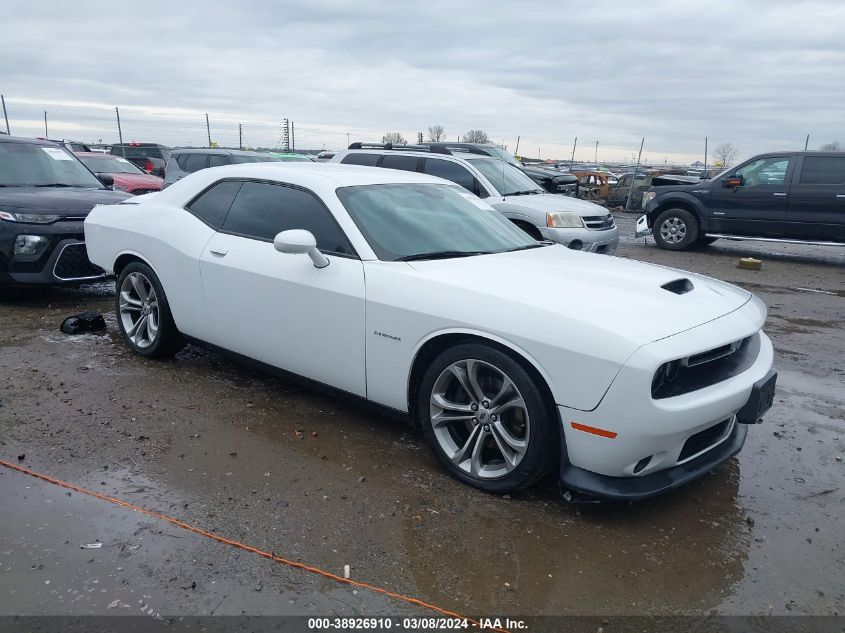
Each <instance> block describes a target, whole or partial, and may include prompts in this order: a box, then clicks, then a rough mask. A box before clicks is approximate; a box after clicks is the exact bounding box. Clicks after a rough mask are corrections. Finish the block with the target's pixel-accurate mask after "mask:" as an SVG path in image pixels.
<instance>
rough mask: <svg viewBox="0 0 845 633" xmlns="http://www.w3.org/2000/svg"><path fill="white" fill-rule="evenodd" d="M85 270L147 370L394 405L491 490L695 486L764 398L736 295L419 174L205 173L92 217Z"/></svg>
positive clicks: (748, 317)
mask: <svg viewBox="0 0 845 633" xmlns="http://www.w3.org/2000/svg"><path fill="white" fill-rule="evenodd" d="M85 238H86V242H87V248H88V254H89V258H90V259H91V261H92V262H93V263H95V264H97V265H98V266H101V267H102V268H104V269H106V270H108V271H113V272H114V274H115V275H116V276H117V293H116V298H115V304H116V306H115V307H116V312H117V322H118V325H119V327H120V331H121V333H122V334H123V337H124V339H125V340H126V343H127V344H128V345H129V347H131V348H132V349H133V350H134V351H135V352H137V353H138V354H140V355H142V356H146V357H162V356H169V355H172V354H174V353H176V352H177V351H178V350H179V349H180V348H181V347H182V346H183V345H184V343H185V341H192V342H195V343H199V344H203V345H207V346H210V347H212V348H215V349H219V350H224V351H226V352H229V353H232V354H234V355H236V356H238V357H241V358H243V359H249V360H250V361H254V362H257V363H259V364H260V365H261V366H262V367H265V368H267V369H269V370H272V371H282V372H284V373H285V374H286V375H294V376H299V377H303V378H305V379H308V380H309V381H315V382H318V383H322V384H323V385H328V386H330V387H331V388H333V389H334V390H336V391H340V392H345V393H346V394H351V395H353V396H357V397H359V398H363V399H366V400H368V401H370V402H372V403H375V404H377V405H380V406H381V407H384V408H387V409H390V410H393V411H394V412H395V411H399V412H402V413H403V414H407V415H408V416H410V418H411V419H412V420H413V421H415V422H416V423H417V424H419V425H420V427H421V429H422V432H423V433H424V434H425V436H426V438H427V439H428V441H429V442H430V443H431V446H432V448H433V450H434V453H435V454H436V456H437V458H438V459H439V460H440V462H441V463H442V464H443V466H444V467H445V468H446V469H447V470H448V471H449V472H450V473H451V474H453V475H454V476H455V477H457V478H458V479H460V480H462V481H464V482H466V483H469V484H471V485H473V486H477V487H478V488H481V489H483V490H486V491H490V492H494V493H500V494H501V493H506V492H509V491H513V490H516V489H520V488H524V487H526V486H530V485H531V484H532V483H534V482H536V481H538V480H539V479H540V478H542V477H543V476H544V475H546V474H547V473H549V472H550V471H551V470H552V469H554V468H558V469H559V477H560V481H561V485H562V486H563V488H564V489H566V490H567V491H571V492H572V493H577V494H580V495H587V496H591V497H601V498H624V499H637V498H643V497H648V496H652V495H655V494H658V493H661V492H664V491H666V490H669V489H671V488H675V487H677V486H680V485H682V484H684V483H685V482H687V481H689V480H691V479H693V478H695V477H697V476H699V475H702V474H704V473H706V472H708V471H710V470H712V469H713V468H715V467H716V466H717V465H719V464H720V463H722V462H724V461H725V460H727V459H728V458H730V457H731V456H733V455H735V454H736V453H737V452H738V451H739V450H740V449H741V448H742V445H743V443H744V441H745V437H746V433H747V430H748V425H749V424H754V423H756V422H758V421H759V420H760V418H761V416H762V415H763V414H764V413H765V412H766V410H767V409H768V408H769V407H770V406H771V404H772V400H773V397H774V389H775V381H776V374H775V373H774V372H773V371H772V360H773V351H772V344H771V342H770V341H769V339H768V337H767V336H766V335H765V334H764V333H763V331H762V329H761V328H762V326H763V322H764V320H765V318H766V308H765V306H764V305H763V303H762V302H761V301H760V300H759V299H757V298H756V297H754V296H753V295H752V294H750V293H748V292H746V291H745V290H742V289H740V288H737V287H735V286H732V285H729V284H726V283H723V282H720V281H717V280H714V279H709V278H706V277H702V276H699V275H695V274H691V273H687V272H683V271H680V270H673V269H671V268H664V267H660V266H654V265H649V264H644V263H639V262H633V261H626V260H622V259H617V258H614V257H606V256H605V257H603V256H598V255H592V254H589V253H582V252H576V251H571V250H568V249H566V248H564V247H562V246H559V245H554V244H544V243H538V242H536V241H534V240H533V239H531V238H530V237H528V236H527V235H526V234H525V233H523V232H522V231H520V230H519V229H518V228H516V227H515V226H514V225H512V224H511V223H510V222H509V221H508V220H506V219H505V218H504V217H503V216H501V215H499V213H498V212H496V211H495V210H493V209H492V208H491V207H490V206H489V205H487V204H486V203H485V202H483V201H482V200H480V199H478V198H476V197H475V196H473V195H472V194H470V193H467V192H466V191H465V190H463V189H462V188H460V187H458V186H457V185H454V184H453V183H451V182H448V181H445V180H441V179H438V178H434V177H431V176H426V175H422V174H415V173H409V172H404V171H393V170H388V169H377V168H370V167H354V166H346V165H329V164H312V163H257V164H247V165H236V166H230V167H219V168H213V169H206V170H203V171H200V172H197V173H195V174H193V175H191V176H188V177H186V178H184V179H183V180H180V181H179V182H177V183H175V184H174V185H172V186H171V187H169V188H168V189H165V190H164V191H162V192H160V193H155V194H150V195H147V196H141V197H138V198H134V199H129V200H126V201H124V202H121V203H119V204H116V205H111V206H100V207H97V208H95V209H94V210H93V211H92V212H91V213H90V215H89V216H88V218H87V219H86V220H85Z"/></svg>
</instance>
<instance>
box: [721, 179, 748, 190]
mask: <svg viewBox="0 0 845 633" xmlns="http://www.w3.org/2000/svg"><path fill="white" fill-rule="evenodd" d="M744 182H745V179H744V178H743V177H742V176H731V177H730V178H722V186H723V187H726V188H728V189H733V188H734V187H742V184H743V183H744Z"/></svg>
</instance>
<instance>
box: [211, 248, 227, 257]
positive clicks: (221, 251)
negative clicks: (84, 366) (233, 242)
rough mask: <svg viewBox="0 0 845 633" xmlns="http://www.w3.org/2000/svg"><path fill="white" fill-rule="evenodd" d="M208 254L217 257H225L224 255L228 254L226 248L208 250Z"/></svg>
mask: <svg viewBox="0 0 845 633" xmlns="http://www.w3.org/2000/svg"><path fill="white" fill-rule="evenodd" d="M208 252H209V253H211V254H212V255H217V256H218V257H225V256H226V253H228V252H229V249H228V248H221V247H219V246H215V247H212V248H209V249H208Z"/></svg>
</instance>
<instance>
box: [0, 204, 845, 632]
mask: <svg viewBox="0 0 845 633" xmlns="http://www.w3.org/2000/svg"><path fill="white" fill-rule="evenodd" d="M633 222H634V216H622V215H620V216H619V218H618V223H619V224H620V226H621V228H622V230H623V232H625V233H626V234H630V233H632V231H633ZM749 254H750V255H754V256H757V257H760V258H761V259H763V260H764V264H763V270H762V271H759V272H755V271H747V270H741V269H739V268H737V260H738V259H739V257H741V256H744V255H749ZM618 256H620V257H626V258H632V259H639V260H643V261H649V262H655V263H659V264H663V265H668V266H676V267H679V268H684V269H688V270H692V271H696V272H701V273H703V274H706V275H710V276H713V277H717V278H720V279H724V280H727V281H730V282H733V283H737V284H739V285H741V286H744V287H746V288H748V289H750V290H753V291H754V292H755V293H757V294H758V295H759V296H760V297H761V298H762V299H763V300H764V301H765V302H766V303H767V304H768V306H769V319H768V324H767V331H768V333H769V335H770V336H771V337H772V339H773V341H774V344H775V347H776V350H777V360H776V363H777V369H778V371H779V374H780V378H779V391H778V394H777V398H776V402H775V406H774V408H773V409H772V411H771V412H770V413H769V414H768V415H767V416H766V418H765V420H764V422H763V423H762V424H760V425H758V426H755V427H753V428H752V429H751V432H750V434H749V437H748V441H747V443H746V446H745V449H744V450H743V451H742V453H741V454H740V455H739V456H738V457H737V458H735V459H733V460H731V461H730V462H728V463H727V464H725V465H724V466H723V467H721V468H719V469H718V470H716V471H715V472H713V473H712V474H710V475H708V476H706V477H704V478H702V479H701V480H699V481H696V482H694V483H692V484H691V485H688V486H686V487H685V488H683V489H681V490H679V491H676V492H674V493H671V494H668V495H665V496H663V497H661V498H658V499H655V500H651V501H647V502H642V503H635V504H618V503H615V504H601V505H577V506H576V505H567V504H566V503H564V502H563V501H562V500H561V499H560V497H559V494H558V491H557V489H556V485H555V482H554V481H553V480H550V481H547V482H544V483H543V484H542V485H540V486H538V487H537V488H535V489H533V490H531V491H528V492H525V493H522V494H520V495H517V496H514V497H513V498H508V497H498V496H491V495H488V494H484V493H481V492H478V491H476V490H474V489H472V488H469V487H467V486H464V485H462V484H460V483H458V482H457V481H455V480H453V479H451V478H450V477H449V476H447V475H446V474H444V473H443V472H442V471H441V470H440V469H439V468H438V466H437V464H436V463H435V460H434V458H433V456H432V454H431V453H430V451H429V450H428V448H427V446H426V445H425V443H424V441H423V438H422V436H421V435H420V433H419V432H418V431H416V430H414V429H412V428H410V427H408V426H406V425H404V424H402V423H400V422H397V421H395V420H392V419H388V418H385V417H381V416H380V415H378V414H375V413H373V412H371V411H369V410H368V409H366V408H363V407H361V406H359V405H356V404H354V403H350V402H348V401H345V400H342V399H337V398H334V397H330V396H327V395H324V394H322V393H320V392H317V391H314V390H312V389H309V388H305V387H302V386H299V385H297V384H293V383H291V382H287V381H285V380H282V379H280V378H276V377H272V376H267V375H264V374H262V373H258V372H257V371H254V370H252V369H249V368H246V367H244V366H243V365H240V364H238V363H236V362H234V361H231V360H229V359H227V358H225V357H222V356H220V355H217V354H214V353H210V352H207V351H204V350H202V349H199V348H196V347H188V348H186V349H185V350H184V351H182V352H181V353H180V354H179V355H178V356H177V358H176V359H175V360H173V361H167V362H160V361H147V360H144V359H142V358H140V357H137V356H135V355H133V354H131V353H130V352H129V351H128V350H127V348H126V347H125V346H124V345H123V344H122V341H121V340H120V339H119V336H118V334H117V329H116V325H115V320H114V316H113V313H112V298H111V293H112V292H113V286H112V285H111V284H109V283H104V284H99V285H96V286H92V287H86V288H81V289H74V290H68V289H63V290H62V289H56V290H41V291H27V292H21V293H19V294H18V295H17V296H16V297H15V298H14V299H13V300H12V301H10V302H7V303H3V304H0V458H2V459H3V460H6V461H10V462H14V463H19V464H21V465H23V466H26V467H28V468H31V469H34V470H37V471H39V472H42V473H46V474H49V475H51V476H53V477H56V478H60V479H63V480H66V481H69V482H73V483H75V484H78V485H81V486H84V487H87V488H90V489H92V490H95V491H97V492H102V493H105V494H108V495H112V496H114V497H117V498H120V499H123V500H126V501H129V502H131V503H133V504H136V505H139V506H142V507H144V508H149V509H152V510H156V511H159V512H163V513H166V514H169V515H171V516H174V517H177V518H179V519H181V520H184V521H186V522H188V523H191V524H193V525H196V526H199V527H201V528H203V529H206V530H209V531H213V532H216V533H219V534H221V535H224V536H226V537H228V538H231V539H237V540H239V541H242V542H244V543H247V544H249V545H252V546H255V547H257V548H260V549H262V550H266V551H268V552H275V553H276V554H277V555H279V556H283V557H285V558H288V559H291V560H295V561H302V562H304V563H307V564H309V565H315V566H318V567H321V568H323V569H326V570H328V571H331V572H333V573H337V574H342V573H343V568H344V565H349V566H350V569H351V575H352V578H353V579H357V580H362V581H367V582H371V583H373V584H376V585H379V586H383V587H387V588H390V589H392V590H395V591H397V592H400V593H403V594H407V595H411V596H415V597H418V598H420V599H423V600H426V601H428V602H431V603H434V604H436V605H438V606H441V607H443V608H446V609H451V610H455V611H458V612H462V613H468V614H477V615H489V614H513V615H529V614H578V615H622V614H653V615H660V614H688V613H694V614H710V613H719V614H770V613H774V614H791V615H796V614H826V615H834V614H843V613H845V521H844V520H843V519H845V517H843V510H845V463H843V460H845V421H843V418H845V373H843V372H844V371H845V363H843V357H845V327H843V320H842V319H843V308H845V249H835V248H823V247H810V246H781V245H777V246H772V245H766V244H760V243H756V244H755V243H741V242H727V241H719V242H717V243H715V244H714V245H713V246H710V247H707V248H705V249H702V250H700V251H695V252H689V253H672V252H667V251H661V250H659V249H657V248H656V247H655V246H654V245H653V243H648V244H644V243H643V241H642V240H638V241H635V240H633V239H632V238H627V237H626V238H624V239H623V243H622V245H621V246H620V249H619V252H618ZM84 310H98V311H102V312H103V313H104V314H105V316H106V320H107V323H108V332H107V333H106V334H103V335H78V336H68V335H65V334H62V333H61V332H60V331H59V324H60V323H61V321H62V319H63V318H64V317H66V316H68V315H70V314H74V313H78V312H81V311H84ZM618 327H619V328H620V329H624V328H625V323H624V322H622V321H620V322H619V324H618ZM0 508H2V510H0V513H2V514H1V515H0V516H2V519H0V615H2V614H41V613H50V614H115V613H126V614H128V613H133V614H137V615H140V614H146V615H149V616H155V615H157V614H168V615H178V614H203V615H205V614H231V615H235V614H242V613H247V614H306V615H307V614H339V615H359V614H363V615H374V614H388V613H389V614H423V613H425V612H424V611H423V610H422V609H420V608H418V607H415V606H412V605H408V604H403V603H401V602H396V601H394V600H392V599H389V598H387V597H385V596H383V595H380V594H376V593H372V592H370V591H367V590H364V589H354V588H352V587H348V586H343V585H339V584H337V583H335V582H333V581H331V580H327V579H324V578H321V577H319V576H315V575H312V574H309V573H307V572H304V571H301V570H297V569H292V568H290V567H286V566H284V565H282V564H278V563H274V562H271V561H268V560H265V559H262V558H259V557H257V556H255V555H254V554H250V553H247V552H244V551H240V550H237V549H234V548H232V547H229V546H227V545H224V544H221V543H218V542H215V541H212V540H210V539H208V538H205V537H203V536H200V535H197V534H193V533H190V532H186V531H185V530H182V529H180V528H178V527H176V526H173V525H170V524H168V523H165V522H163V521H161V520H158V519H154V518H151V517H148V516H144V515H142V514H139V513H137V512H133V511H132V510H129V509H126V508H123V507H119V506H116V505H113V504H110V503H107V502H104V501H100V500H98V499H95V498H92V497H88V496H85V495H82V494H79V493H77V492H69V491H67V490H65V489H62V488H59V487H57V486H55V485H54V484H50V483H46V482H43V481H39V480H36V479H33V478H31V477H29V476H26V475H23V474H20V473H17V472H14V471H11V470H9V469H7V468H0ZM98 543H99V544H100V545H98ZM83 546H87V547H83Z"/></svg>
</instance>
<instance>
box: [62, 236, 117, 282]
mask: <svg viewBox="0 0 845 633" xmlns="http://www.w3.org/2000/svg"><path fill="white" fill-rule="evenodd" d="M105 274H106V273H105V271H104V270H103V269H102V268H100V267H99V266H95V265H94V264H92V263H91V262H90V261H89V260H88V251H86V250H85V244H84V243H80V242H77V243H76V244H68V245H66V246H65V247H64V248H62V251H61V253H59V257H58V259H57V260H56V265H55V266H54V267H53V275H54V276H55V277H56V278H57V279H61V280H62V281H71V280H75V279H94V278H97V277H102V276H103V275H105Z"/></svg>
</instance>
